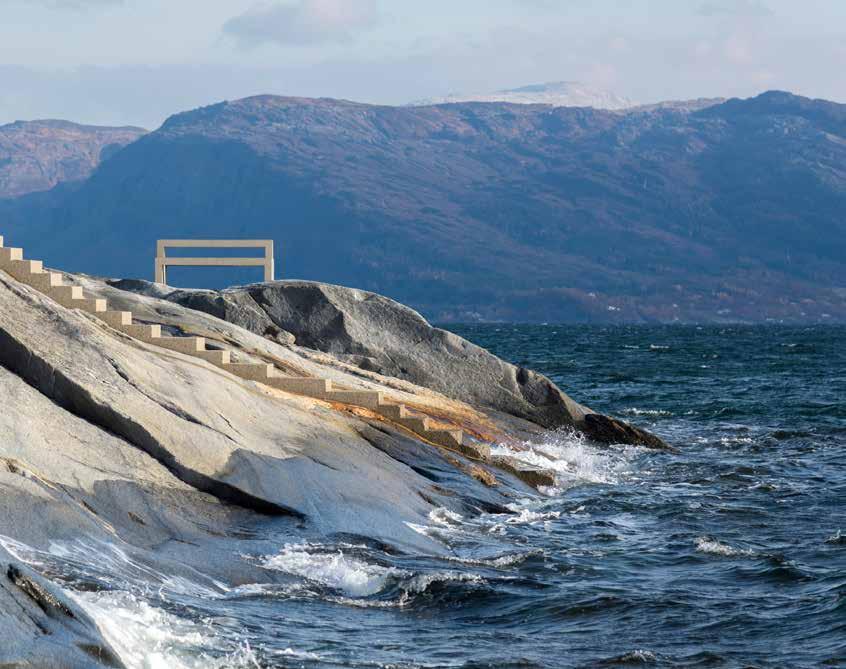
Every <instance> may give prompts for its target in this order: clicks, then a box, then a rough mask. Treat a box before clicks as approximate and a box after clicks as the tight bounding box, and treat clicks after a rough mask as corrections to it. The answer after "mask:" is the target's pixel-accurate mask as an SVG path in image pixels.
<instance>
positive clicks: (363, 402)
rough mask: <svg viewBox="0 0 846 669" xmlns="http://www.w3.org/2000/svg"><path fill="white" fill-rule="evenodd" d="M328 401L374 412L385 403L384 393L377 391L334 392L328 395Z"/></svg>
mask: <svg viewBox="0 0 846 669" xmlns="http://www.w3.org/2000/svg"><path fill="white" fill-rule="evenodd" d="M326 399H327V400H329V401H330V402H340V403H341V404H351V405H353V406H357V407H364V408H365V409H373V410H374V411H375V410H376V409H378V408H379V406H380V405H381V404H382V403H383V397H382V393H380V392H378V391H376V390H333V391H332V392H330V393H328V394H327V395H326Z"/></svg>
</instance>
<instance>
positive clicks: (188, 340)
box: [154, 337, 206, 355]
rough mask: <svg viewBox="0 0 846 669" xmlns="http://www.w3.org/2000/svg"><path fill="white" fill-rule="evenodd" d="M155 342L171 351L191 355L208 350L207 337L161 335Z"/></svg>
mask: <svg viewBox="0 0 846 669" xmlns="http://www.w3.org/2000/svg"><path fill="white" fill-rule="evenodd" d="M154 343H155V345H156V346H161V347H162V348H166V349H168V350H170V351H177V352H179V353H187V354H189V355H196V354H197V353H201V352H202V351H205V350H206V338H205V337H159V338H158V339H156V341H155V342H154Z"/></svg>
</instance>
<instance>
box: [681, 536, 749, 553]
mask: <svg viewBox="0 0 846 669" xmlns="http://www.w3.org/2000/svg"><path fill="white" fill-rule="evenodd" d="M694 544H695V545H696V550H697V551H699V552H700V553H710V554H711V555H722V556H724V557H741V556H742V557H750V556H754V555H755V554H756V553H755V551H752V550H749V549H744V548H734V547H733V546H729V545H728V544H724V543H723V542H721V541H717V540H716V539H714V538H711V537H699V538H697V539H696V541H695V542H694Z"/></svg>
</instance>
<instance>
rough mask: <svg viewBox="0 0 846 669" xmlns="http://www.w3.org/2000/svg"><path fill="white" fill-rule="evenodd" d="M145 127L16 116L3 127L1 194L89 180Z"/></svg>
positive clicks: (12, 194)
mask: <svg viewBox="0 0 846 669" xmlns="http://www.w3.org/2000/svg"><path fill="white" fill-rule="evenodd" d="M145 132H146V130H143V129H141V128H131V127H126V128H105V127H96V126H86V125H78V124H76V123H69V122H67V121H16V122H15V123H10V124H8V125H3V126H0V198H7V197H17V196H21V195H25V194H27V193H32V192H37V191H45V190H49V189H50V188H53V187H54V186H56V185H57V184H59V183H62V182H65V181H79V180H81V179H85V178H86V177H88V176H89V175H90V174H91V172H93V171H94V168H96V167H97V165H99V164H100V162H101V160H103V159H104V158H105V157H108V156H109V155H111V154H113V153H114V152H115V151H117V150H118V149H120V148H122V147H123V146H126V145H127V144H129V143H130V142H134V141H135V140H136V139H138V138H139V137H140V136H141V135H143V134H144V133H145Z"/></svg>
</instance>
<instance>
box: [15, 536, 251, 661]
mask: <svg viewBox="0 0 846 669" xmlns="http://www.w3.org/2000/svg"><path fill="white" fill-rule="evenodd" d="M0 545H2V547H3V548H4V549H5V550H6V551H7V552H8V553H9V554H10V555H12V556H13V557H14V558H15V559H17V560H19V561H21V562H23V563H26V564H28V565H29V566H31V567H32V568H33V569H35V570H36V571H38V572H40V573H42V574H44V575H45V576H47V577H48V578H50V579H51V580H53V581H54V582H56V583H58V584H59V585H61V586H63V589H64V590H65V592H66V594H67V595H68V596H69V597H70V598H71V599H73V600H74V601H75V602H76V603H77V604H78V605H79V606H80V607H81V608H82V609H83V610H84V611H85V612H86V613H87V614H88V615H89V616H91V618H92V619H93V620H94V621H95V622H96V623H97V626H98V627H99V628H100V631H101V632H102V634H103V637H104V638H105V639H106V640H107V641H108V642H109V643H110V644H111V646H112V647H113V648H114V649H115V652H117V654H118V656H119V657H120V659H121V660H122V661H123V663H124V664H125V665H126V666H127V667H128V669H165V668H167V669H223V668H224V667H227V668H228V667H256V666H259V665H258V663H257V660H256V657H255V654H254V653H253V651H252V650H251V649H250V647H249V644H247V643H246V642H243V641H238V640H236V639H233V638H228V637H227V636H225V635H221V634H220V633H219V631H218V632H215V631H212V630H211V629H210V626H209V623H208V621H206V622H197V621H194V620H189V619H187V618H184V617H181V616H177V615H175V614H174V613H172V612H169V611H167V610H166V609H165V606H166V604H167V600H170V599H173V598H174V597H179V596H183V595H187V596H189V597H195V598H200V599H204V600H208V599H219V598H222V597H224V596H225V594H226V593H225V590H226V588H225V586H223V585H222V584H220V583H217V582H216V581H213V580H212V579H208V578H207V577H206V578H205V580H206V581H207V583H206V584H201V583H195V582H193V581H191V580H189V579H187V578H185V577H182V576H171V575H165V574H163V573H161V572H159V571H157V570H155V569H153V568H151V567H149V566H147V565H144V564H141V563H140V562H138V561H137V560H134V559H133V558H132V557H131V556H130V555H129V554H128V553H127V552H126V551H125V550H123V549H122V548H121V547H120V546H117V545H115V544H113V543H109V542H104V541H97V540H93V539H83V538H80V539H77V540H75V541H71V542H54V543H51V544H50V546H49V548H48V550H46V551H45V550H40V549H37V548H34V547H32V546H29V545H28V544H25V543H23V542H20V541H17V540H15V539H12V538H11V537H7V536H3V535H0ZM236 636H237V635H236Z"/></svg>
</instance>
